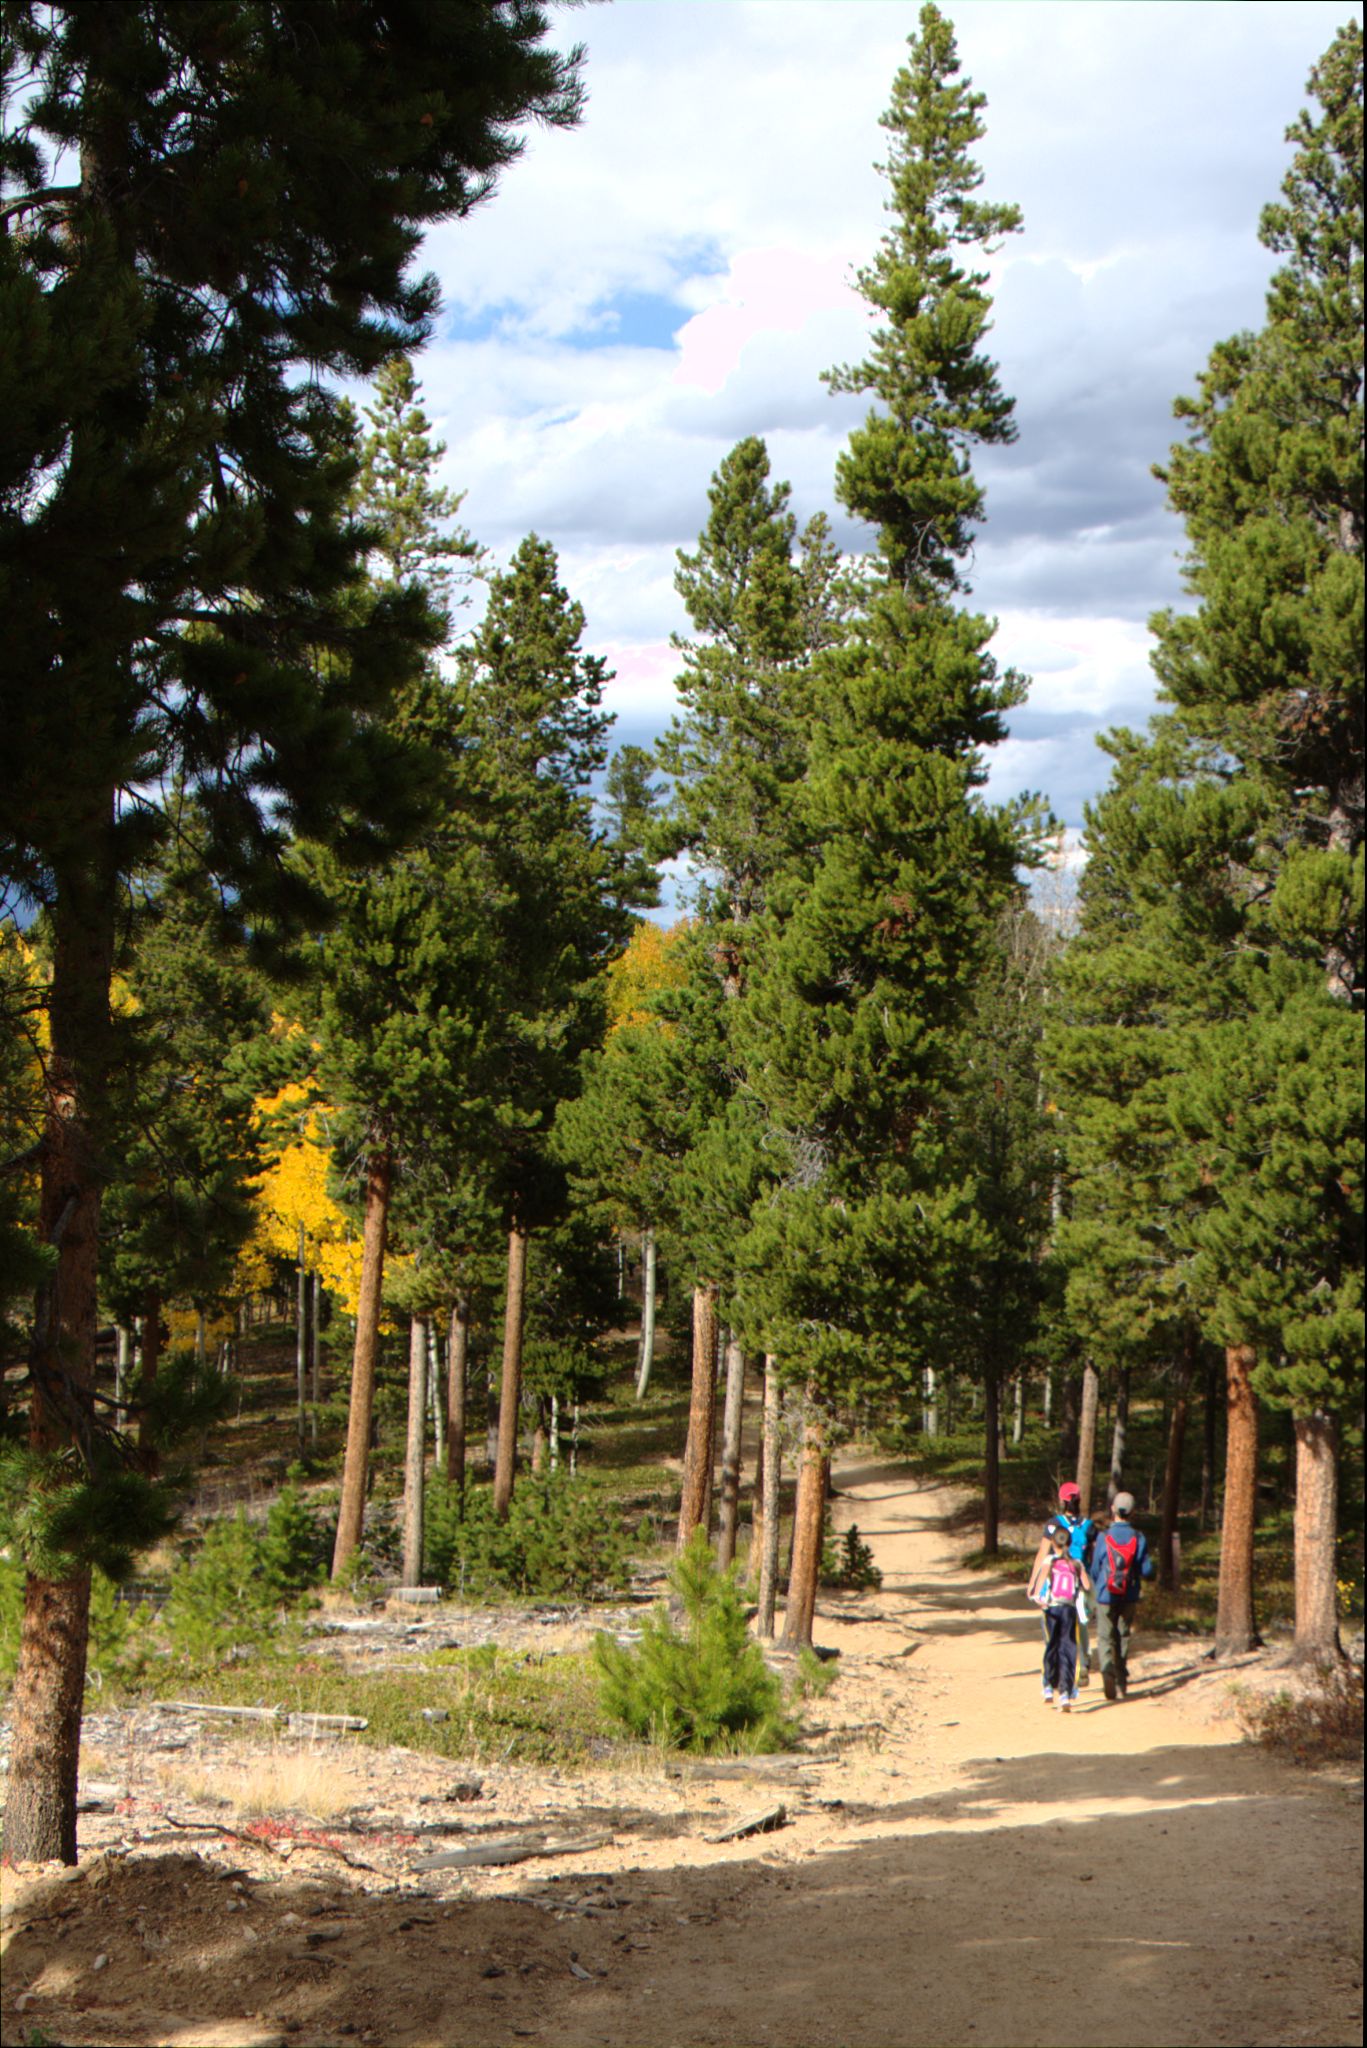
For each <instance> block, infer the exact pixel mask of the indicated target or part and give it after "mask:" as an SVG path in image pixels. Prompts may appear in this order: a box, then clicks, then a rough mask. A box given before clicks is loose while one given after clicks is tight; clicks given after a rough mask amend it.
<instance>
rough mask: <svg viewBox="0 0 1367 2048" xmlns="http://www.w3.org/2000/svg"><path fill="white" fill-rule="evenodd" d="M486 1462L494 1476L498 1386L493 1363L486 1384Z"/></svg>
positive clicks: (496, 1456)
mask: <svg viewBox="0 0 1367 2048" xmlns="http://www.w3.org/2000/svg"><path fill="white" fill-rule="evenodd" d="M484 1462H485V1464H486V1465H487V1466H488V1468H489V1472H490V1475H491V1476H492V1473H493V1470H494V1467H495V1465H496V1464H497V1463H498V1385H497V1382H496V1381H495V1379H494V1368H493V1364H492V1362H491V1363H490V1365H489V1369H488V1373H487V1375H486V1378H485V1383H484Z"/></svg>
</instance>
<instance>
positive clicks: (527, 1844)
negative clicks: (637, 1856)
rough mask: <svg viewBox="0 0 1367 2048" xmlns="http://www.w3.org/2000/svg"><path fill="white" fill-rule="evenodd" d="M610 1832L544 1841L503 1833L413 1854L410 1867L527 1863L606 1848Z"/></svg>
mask: <svg viewBox="0 0 1367 2048" xmlns="http://www.w3.org/2000/svg"><path fill="white" fill-rule="evenodd" d="M611 1841H612V1836H611V1835H610V1834H598V1835H579V1836H576V1837H575V1838H574V1839H573V1840H564V1841H551V1842H548V1841H545V1840H544V1839H542V1838H540V1837H533V1836H530V1835H505V1836H504V1837H503V1838H502V1839H501V1840H499V1841H492V1842H472V1843H470V1845H469V1847H468V1848H464V1849H442V1850H440V1851H439V1852H438V1853H437V1854H436V1855H435V1856H415V1857H414V1858H413V1860H412V1861H411V1862H410V1864H409V1866H408V1867H409V1869H410V1870H471V1869H476V1868H478V1867H480V1866H485V1865H493V1864H504V1863H526V1862H529V1861H530V1860H531V1859H532V1858H533V1857H534V1856H577V1855H579V1854H580V1853H581V1852H582V1851H587V1850H590V1849H606V1848H607V1847H608V1845H609V1844H610V1842H611Z"/></svg>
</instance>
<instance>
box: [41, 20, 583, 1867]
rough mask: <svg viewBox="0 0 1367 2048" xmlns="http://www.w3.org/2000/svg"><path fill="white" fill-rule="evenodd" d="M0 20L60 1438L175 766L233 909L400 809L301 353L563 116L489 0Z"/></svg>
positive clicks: (89, 1356)
mask: <svg viewBox="0 0 1367 2048" xmlns="http://www.w3.org/2000/svg"><path fill="white" fill-rule="evenodd" d="M5 29H6V35H5V40H4V44H3V51H2V52H0V65H3V75H2V76H0V106H3V107H4V109H5V122H4V132H3V138H2V139H0V208H3V212H4V215H5V218H6V221H7V223H12V224H13V226H12V227H11V231H10V232H7V233H6V235H5V236H4V237H3V238H2V239H0V306H2V307H3V316H2V321H0V324H3V327H4V331H5V335H6V343H7V346H6V349H5V351H4V355H3V360H2V362H0V419H3V421H4V422H5V426H4V436H5V459H4V462H3V464H2V465H0V470H2V471H3V476H4V479H5V481H4V484H3V493H4V519H3V523H2V524H0V606H3V611H4V615H5V620H6V634H7V688H8V690H9V705H8V711H9V716H8V719H7V731H8V734H9V751H8V757H7V763H6V767H7V773H6V782H5V799H4V809H3V813H2V814H0V848H2V849H3V853H2V854H0V858H2V859H3V863H4V866H5V869H6V871H7V872H8V873H9V874H10V875H11V876H12V877H13V878H14V879H15V881H16V882H17V883H18V885H19V887H20V888H21V889H22V890H23V891H24V892H25V893H26V894H27V895H28V897H29V898H30V900H32V901H34V902H37V903H41V904H43V905H44V906H46V908H47V910H48V912H49V916H50V920H51V931H52V982H51V988H50V1009H49V1015H50V1020H51V1055H50V1059H49V1063H48V1087H49V1105H50V1106H49V1113H48V1118H47V1126H46V1136H45V1144H44V1157H43V1189H42V1194H41V1197H40V1211H39V1233H40V1237H41V1239H42V1242H43V1243H44V1244H45V1245H48V1246H55V1247H56V1252H57V1256H56V1266H55V1272H54V1275H53V1278H52V1281H51V1283H50V1285H49V1287H48V1289H47V1291H46V1294H45V1300H44V1306H43V1309H42V1312H41V1314H40V1316H39V1318H38V1328H39V1333H40V1334H39V1336H38V1338H37V1341H36V1342H35V1346H34V1350H33V1354H32V1366H31V1371H32V1377H33V1381H34V1394H35V1404H36V1405H35V1411H34V1431H35V1444H36V1445H37V1447H38V1448H40V1449H44V1448H45V1449H47V1450H49V1451H51V1452H52V1453H53V1454H56V1455H60V1454H61V1453H62V1452H63V1451H64V1450H66V1449H67V1448H68V1447H70V1446H71V1445H72V1444H73V1442H74V1443H75V1444H76V1445H77V1446H78V1452H77V1454H78V1455H81V1454H82V1450H83V1446H84V1443H85V1440H86V1437H87V1435H88V1418H89V1414H90V1391H89V1390H90V1388H91V1385H92V1383H93V1365H94V1340H95V1324H96V1297H97V1286H98V1238H99V1202H100V1188H101V1182H102V1178H103V1169H102V1164H101V1159H102V1153H103V1149H104V1144H105V1138H106V1128H107V1126H106V1118H107V1113H108V1111H107V1098H108V1068H109V1062H110V1058H111V1040H110V1027H109V1008H110V998H109V991H110V976H111V970H112V963H113V954H114V942H115V931H116V924H117V918H118V911H119V905H120V902H121V898H122V892H123V887H124V882H125V879H126V877H127V876H128V875H129V874H130V873H131V872H132V871H133V870H134V869H135V868H136V867H137V866H139V865H140V864H143V863H145V862H146V860H147V859H148V857H149V855H150V852H151V849H152V847H153V846H154V845H155V843H156V841H157V840H158V838H159V837H160V836H161V834H162V832H163V830H164V815H163V813H162V811H161V809H160V807H159V805H158V804H157V802H156V793H157V792H158V791H159V790H161V789H164V788H167V787H169V786H170V784H171V782H172V781H173V779H174V778H175V777H177V776H179V777H180V778H181V779H182V781H183V784H184V786H185V788H186V791H187V793H188V794H190V795H192V796H196V797H198V799H199V801H200V802H201V803H202V805H203V807H204V814H205V818H206V823H207V830H208V840H209V849H208V857H209V861H210V864H211V866H212V868H213V869H214V871H215V872H216V873H217V874H218V875H219V877H220V879H221V880H222V882H223V883H224V885H225V887H226V890H227V891H228V893H229V895H230V898H231V900H232V901H233V902H234V903H235V905H236V907H237V909H238V911H239V913H240V916H241V918H242V919H243V921H244V923H245V924H248V925H250V927H251V929H252V930H253V932H254V934H255V935H256V936H257V938H258V941H260V940H262V939H264V938H265V937H267V936H268V935H269V933H270V931H271V928H272V926H273V925H275V924H278V922H279V921H280V920H281V919H282V918H284V917H286V916H287V915H288V914H289V913H290V912H294V913H296V914H297V913H298V911H299V909H300V907H301V897H303V896H304V895H305V894H306V893H307V892H305V891H304V890H303V889H302V888H301V886H300V884H299V882H298V880H297V878H296V879H292V878H291V877H290V876H289V875H288V874H287V873H286V871H285V870H284V869H283V868H282V864H281V862H280V859H279V854H280V849H281V846H282V843H283V841H284V839H285V837H286V836H287V835H288V833H289V832H291V831H296V832H302V833H305V834H309V835H311V836H316V837H318V838H320V839H330V840H332V841H333V842H334V843H336V844H338V845H339V846H341V847H343V848H345V849H348V850H350V851H351V852H353V853H355V854H358V855H359V854H362V853H369V852H373V850H374V849H375V848H376V846H377V845H378V844H380V843H382V842H383V841H384V840H385V838H386V837H387V836H392V835H393V834H394V833H395V831H396V830H397V829H398V827H399V826H400V825H401V824H402V823H403V821H404V816H405V813H406V812H407V811H408V809H409V804H408V797H407V790H406V787H405V773H404V771H403V767H402V764H401V762H400V761H399V760H398V759H397V758H396V757H395V754H394V750H393V749H392V747H390V746H389V745H388V744H387V742H386V740H385V736H384V731H383V727H382V725H381V724H380V723H379V722H377V721H376V720H375V718H374V714H375V713H376V712H378V711H381V710H382V709H383V707H384V705H385V702H386V700H387V698H388V696H389V694H390V693H391V691H392V690H393V688H394V687H395V685H396V684H397V683H398V682H399V681H400V680H402V679H403V678H404V677H405V676H407V675H408V674H409V673H410V672H411V670H412V667H413V662H414V655H415V650H416V649H419V648H421V646H422V645H423V644H425V643H427V642H428V641H429V640H430V638H431V636H432V634H433V632H434V630H435V628H434V626H433V624H432V622H431V620H430V618H429V615H428V613H427V608H426V606H425V604H424V603H423V601H422V600H421V599H420V598H418V599H416V600H415V599H414V598H413V597H412V596H410V595H409V594H407V593H396V594H394V595H393V596H391V597H388V598H386V599H384V600H383V601H379V602H376V603H373V604H369V605H363V606H357V605H356V604H355V603H353V602H352V600H353V599H354V598H355V597H356V595H357V594H358V579H359V572H360V560H361V557H362V555H363V553H364V550H365V548H366V546H367V544H368V543H367V537H366V535H365V534H364V532H363V531H362V530H360V529H353V528H352V527H351V526H350V525H349V523H348V521H347V518H346V513H345V504H346V497H347V493H348V490H349V488H350V483H351V476H352V469H351V464H350V459H349V457H348V456H347V455H346V454H345V452H344V451H341V450H339V447H338V436H337V404H336V402H335V401H334V400H332V399H330V398H329V397H328V396H327V395H326V394H325V392H324V389H323V386H322V382H321V379H322V377H323V376H325V375H327V374H328V373H352V374H354V373H360V374H366V373H368V372H370V371H372V370H373V369H375V368H376V367H378V365H379V364H380V363H381V362H382V361H384V360H385V359H386V358H388V357H389V356H391V355H393V354H394V353H395V351H396V349H402V348H411V347H413V346H415V345H416V344H417V343H418V342H419V341H420V340H421V338H422V336H423V335H424V333H425V332H426V330H427V327H428V325H429V323H430V320H431V317H432V313H433V308H434V299H435V286H434V283H433V282H432V280H431V279H429V278H425V277H417V276H413V275H412V274H411V273H410V271H409V265H410V262H411V259H412V257H413V255H414V253H415V252H416V249H417V247H418V245H419V242H420V240H421V236H422V233H423V231H424V229H425V227H426V226H427V225H428V224H429V223H430V222H433V221H437V220H441V219H446V218H450V217H452V216H459V215H462V214H464V213H465V212H467V211H468V210H469V209H470V208H471V207H472V206H473V205H475V204H476V203H477V202H478V201H479V200H480V199H482V198H483V197H484V196H486V195H487V194H488V193H489V192H490V191H491V190H492V187H493V185H494V182H495V180H496V178H497V175H498V172H499V171H500V170H501V169H502V167H503V166H504V165H505V164H507V163H508V162H509V161H510V160H511V159H512V158H513V157H514V156H515V155H516V153H517V149H518V145H519V137H518V134H517V125H518V123H519V122H521V121H524V120H526V119H527V118H535V119H542V120H549V121H555V122H560V123H562V124H565V123H572V122H573V121H574V120H575V119H576V118H577V113H578V106H579V96H580V88H579V82H578V69H579V61H580V60H579V54H578V53H577V52H574V53H571V54H570V55H569V56H568V57H562V56H560V55H558V54H557V53H555V52H553V51H551V50H549V49H547V48H546V47H544V36H545V29H546V23H545V18H544V16H543V15H542V13H541V12H540V11H539V10H538V9H537V8H535V7H533V6H529V5H526V4H520V0H506V4H497V0H496V4H492V5H489V6H484V7H480V8H469V7H466V6H463V5H460V4H457V0H446V4H434V5H432V6H429V7H425V8H423V9H422V10H420V11H419V12H416V13H410V14H407V15H405V16H404V17H403V19H402V21H400V22H396V20H395V18H394V17H393V14H392V10H389V9H386V8H382V7H378V6H376V5H373V4H369V0H360V4H358V5H356V6H353V7H349V8H347V9H345V10H340V11H339V10H336V9H331V8H323V9H313V10H312V11H311V13H310V16H309V23H308V30H309V32H308V33H307V34H300V32H299V22H298V20H297V19H296V18H295V17H293V16H292V15H288V14H284V13H281V12H280V11H279V10H269V9H267V10H262V9H261V8H259V7H257V6H253V5H247V4H241V0H235V4H225V5H223V6H220V7H215V8H213V9H210V10H205V9H204V8H201V7H197V6H194V7H179V6H178V7H172V8H167V7H164V6H156V7H153V6H150V5H147V4H143V0H138V4H133V5H128V6H121V7H117V8H106V7H98V8H93V7H87V6H72V5H66V6H62V5H59V6H52V7H46V6H45V7H38V6H35V5H31V4H18V5H14V6H11V7H8V8H7V9H6V12H5ZM450 79H458V80H459V81H460V90H459V92H458V93H454V92H450V91H448V90H447V89H446V88H445V87H444V85H443V84H442V83H441V81H443V80H450ZM339 165H344V166H346V167H347V175H346V176H339V175H338V166H339ZM68 166H69V169H68ZM358 193H359V194H364V195H366V198H365V201H364V203H360V202H358V197H357V195H358ZM305 365H306V366H307V369H308V373H309V374H308V375H307V376H299V375H297V374H296V373H297V371H298V369H299V368H300V367H302V366H305ZM73 733H80V734H81V736H82V745H81V747H80V748H79V749H78V750H75V751H73V748H72V744H71V741H72V735H73ZM59 1358H60V1360H61V1364H60V1369H59V1366H58V1360H59ZM62 1389H67V1390H69V1394H70V1398H69V1399H68V1398H67V1393H65V1392H63V1391H61V1390H62ZM73 1403H74V1412H72V1404H73ZM88 1600H89V1577H88V1572H87V1571H86V1569H85V1568H84V1566H83V1565H79V1564H76V1563H75V1562H74V1561H73V1568H72V1570H71V1571H70V1572H58V1573H57V1574H56V1575H55V1576H48V1577H41V1576H38V1575H37V1574H31V1575H30V1578H29V1582H28V1590H27V1593H26V1607H25V1622H24V1631H23V1643H22V1648H21V1653H20V1663H19V1674H18V1678H17V1681H16V1693H15V1743H14V1754H13V1759H12V1763H11V1773H10V1791H9V1798H8V1803H7V1807H6V1815H5V1837H4V1851H5V1854H6V1855H7V1856H8V1857H10V1858H11V1859H13V1858H37V1859H39V1860H42V1859H44V1858H50V1857H61V1858H63V1859H64V1860H66V1861H68V1862H70V1861H73V1860H74V1858H75V1788H76V1760H77V1747H78V1738H79V1726H80V1712H81V1694H82V1685H83V1675H84V1655H85V1647H84V1646H85V1642H86V1633H87V1615H88Z"/></svg>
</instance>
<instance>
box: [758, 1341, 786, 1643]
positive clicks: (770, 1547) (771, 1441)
mask: <svg viewBox="0 0 1367 2048" xmlns="http://www.w3.org/2000/svg"><path fill="white" fill-rule="evenodd" d="M782 1401H783V1392H782V1389H781V1387H780V1386H779V1378H778V1367H777V1365H776V1364H775V1363H774V1361H773V1359H772V1358H766V1359H765V1361H764V1443H763V1448H762V1451H761V1456H762V1457H763V1460H764V1475H763V1491H762V1493H761V1495H760V1518H761V1519H760V1545H759V1619H758V1623H757V1626H758V1628H759V1632H760V1634H761V1635H762V1636H763V1637H765V1638H766V1640H768V1641H772V1640H773V1634H774V1601H775V1597H776V1595H777V1592H778V1515H779V1506H778V1504H779V1487H780V1483H781V1481H782V1477H783V1436H782V1432H781V1430H780V1426H779V1425H780V1422H781V1420H782Z"/></svg>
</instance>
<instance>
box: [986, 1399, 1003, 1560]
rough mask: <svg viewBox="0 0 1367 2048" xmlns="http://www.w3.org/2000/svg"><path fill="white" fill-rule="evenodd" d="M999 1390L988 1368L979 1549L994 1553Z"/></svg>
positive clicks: (998, 1494) (998, 1486)
mask: <svg viewBox="0 0 1367 2048" xmlns="http://www.w3.org/2000/svg"><path fill="white" fill-rule="evenodd" d="M1000 1405H1001V1390H1000V1387H999V1386H998V1383H997V1375H996V1373H995V1371H993V1370H992V1369H991V1368H990V1367H989V1369H988V1371H987V1372H986V1374H985V1375H984V1377H983V1549H984V1550H985V1551H986V1552H987V1555H988V1556H989V1557H995V1556H996V1554H997V1545H998V1534H999V1525H1000V1521H1001V1463H1000V1458H1001V1422H1000V1415H999V1412H998V1411H999V1408H1000Z"/></svg>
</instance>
